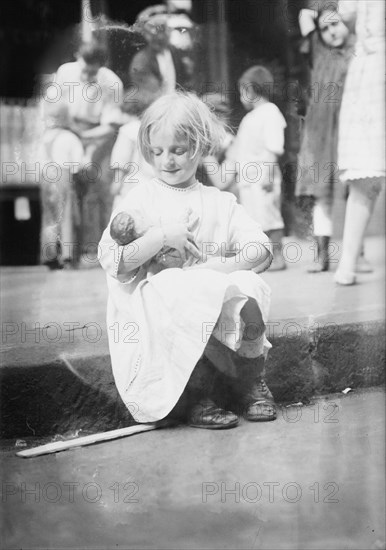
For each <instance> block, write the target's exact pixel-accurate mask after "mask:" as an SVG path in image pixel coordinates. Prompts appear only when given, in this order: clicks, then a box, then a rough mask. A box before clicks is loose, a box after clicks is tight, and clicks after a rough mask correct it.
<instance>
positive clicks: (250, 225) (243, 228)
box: [228, 196, 273, 272]
mask: <svg viewBox="0 0 386 550" xmlns="http://www.w3.org/2000/svg"><path fill="white" fill-rule="evenodd" d="M228 242H229V244H230V248H231V250H234V251H235V252H238V251H241V250H244V256H245V257H247V258H250V259H251V261H252V260H254V259H256V258H257V257H258V256H257V255H258V254H261V247H260V245H263V246H264V248H266V249H267V250H268V251H269V253H270V255H269V257H268V259H267V260H266V261H265V262H264V264H262V265H260V266H258V267H257V268H255V269H254V271H259V272H261V271H265V270H266V269H268V267H269V266H270V264H271V262H272V258H273V256H272V244H271V242H270V240H269V238H268V237H267V235H266V234H265V233H264V232H263V230H262V228H261V225H260V224H259V223H257V222H256V221H254V220H253V219H252V218H251V217H250V216H249V215H248V213H247V212H246V210H245V208H244V207H243V206H241V205H240V204H238V203H237V201H236V198H235V197H233V196H232V198H231V200H230V207H229V226H228Z"/></svg>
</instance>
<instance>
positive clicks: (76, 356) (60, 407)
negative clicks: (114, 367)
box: [0, 237, 385, 438]
mask: <svg viewBox="0 0 386 550" xmlns="http://www.w3.org/2000/svg"><path fill="white" fill-rule="evenodd" d="M285 243H286V244H285V247H284V253H285V255H286V258H287V265H288V269H287V270H286V271H282V272H269V271H268V272H266V273H264V274H263V275H262V277H263V278H264V280H265V281H266V282H267V283H268V284H269V285H270V286H271V288H272V308H271V316H270V320H269V323H268V327H267V331H268V337H269V339H270V341H271V342H272V343H273V349H272V350H271V352H270V356H269V362H268V365H267V380H268V383H269V384H270V387H271V388H272V390H273V393H274V395H275V397H276V399H277V400H278V401H281V402H291V401H299V400H302V401H304V402H307V400H308V399H309V398H310V397H311V396H313V395H318V394H323V393H327V392H332V391H341V390H343V389H344V388H346V387H347V386H351V387H361V386H362V387H366V386H375V385H378V384H382V383H383V381H384V309H385V307H384V306H385V300H384V273H385V240H384V238H381V237H371V238H369V239H368V241H367V242H366V257H367V258H368V260H369V261H370V262H371V264H372V265H373V266H374V273H371V274H363V275H359V276H358V279H359V284H357V285H355V286H351V287H341V286H337V285H336V284H335V283H334V282H333V274H332V273H331V272H328V273H320V274H308V273H306V266H307V264H308V263H309V262H311V261H312V258H313V254H314V252H313V250H312V248H311V242H306V241H302V242H299V241H297V240H295V238H293V237H287V239H286V241H285ZM339 246H340V243H339V242H337V243H336V251H333V254H332V256H333V260H334V259H336V260H337V259H338V257H339ZM85 265H86V267H87V269H86V268H85V269H80V270H74V271H67V270H66V271H54V272H49V271H47V270H46V268H45V267H43V266H36V267H20V268H3V269H2V274H1V287H2V295H3V298H2V329H3V335H2V347H3V349H2V355H1V358H2V360H1V369H0V376H1V379H2V409H1V419H2V435H3V436H4V437H6V438H9V437H24V436H27V435H33V434H34V435H37V436H38V435H47V434H54V433H58V432H63V431H66V430H72V429H77V428H79V427H80V428H82V429H89V430H91V431H99V430H101V429H112V428H115V427H120V426H121V425H127V423H128V422H129V421H131V417H130V415H129V414H128V412H127V411H126V409H125V408H124V406H123V405H122V403H121V400H120V398H119V396H118V394H117V391H116V388H115V385H114V380H113V377H112V372H111V364H110V358H109V353H108V342H107V331H108V330H114V327H109V328H108V327H106V323H105V308H106V298H107V295H106V283H105V274H104V272H103V270H102V269H101V268H100V267H99V264H97V262H96V261H95V260H92V259H90V261H89V262H88V263H85ZM332 265H333V270H334V269H335V267H334V263H333V264H332ZM335 265H336V264H335Z"/></svg>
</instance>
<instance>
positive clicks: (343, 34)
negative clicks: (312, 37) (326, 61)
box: [316, 4, 350, 48]
mask: <svg viewBox="0 0 386 550" xmlns="http://www.w3.org/2000/svg"><path fill="white" fill-rule="evenodd" d="M316 27H317V29H318V32H319V36H320V38H321V40H322V41H323V42H324V43H325V44H326V46H329V47H330V48H342V47H343V46H344V45H345V44H346V42H347V40H348V37H349V34H350V30H349V28H348V27H347V26H346V24H345V22H344V21H343V19H342V17H341V15H340V13H339V11H338V7H337V5H335V4H327V5H325V6H324V7H323V8H321V9H320V10H319V12H318V15H317V17H316Z"/></svg>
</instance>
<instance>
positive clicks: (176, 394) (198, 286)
mask: <svg viewBox="0 0 386 550" xmlns="http://www.w3.org/2000/svg"><path fill="white" fill-rule="evenodd" d="M107 281H108V286H109V302H108V308H107V326H108V330H109V346H110V353H111V360H112V368H113V373H114V378H115V382H116V385H117V388H118V391H119V393H120V395H121V397H122V399H123V401H124V403H125V404H126V406H127V408H128V409H129V411H130V412H131V414H132V415H133V417H134V418H135V420H137V421H138V422H154V421H157V420H160V419H162V418H164V417H165V416H166V415H167V414H168V413H169V412H170V411H171V410H172V408H173V407H174V405H175V404H176V403H177V401H178V399H179V398H180V396H181V394H182V392H183V390H184V388H185V386H186V384H187V382H188V380H189V378H190V375H191V373H192V371H193V369H194V367H195V366H196V364H197V362H198V361H199V359H200V358H201V356H202V355H203V354H204V351H205V348H206V346H207V344H208V341H209V338H210V337H211V336H212V334H213V337H214V338H215V339H217V340H218V341H220V342H222V343H223V344H225V346H226V348H228V349H229V350H233V351H236V352H237V351H238V350H239V349H240V346H241V345H242V336H243V331H244V328H245V325H244V322H243V320H242V319H241V317H240V311H241V309H242V308H243V306H244V305H245V304H246V302H247V301H248V299H249V298H253V299H254V300H255V301H256V303H257V305H258V306H259V309H260V312H261V317H262V319H263V321H264V323H266V322H267V318H268V311H269V305H270V294H271V292H270V289H269V287H268V286H267V284H266V283H265V282H264V281H263V280H262V279H261V277H260V276H259V275H257V274H255V273H254V272H252V271H237V272H234V273H232V274H229V275H227V274H223V273H219V272H217V271H214V270H211V269H202V270H201V269H196V270H181V269H166V270H164V271H162V272H160V273H158V274H157V275H154V276H152V277H150V278H149V277H148V278H147V279H145V280H143V281H141V282H140V283H139V284H138V285H137V286H136V288H135V289H134V290H133V289H132V288H130V287H131V284H121V283H119V282H118V281H116V280H115V279H113V278H112V277H110V276H107ZM251 345H252V347H253V346H254V348H255V349H254V350H252V354H251V355H252V356H256V357H257V356H259V355H262V354H265V353H266V352H267V350H268V348H269V347H271V345H270V344H269V342H268V340H267V339H266V338H265V335H263V336H261V337H260V338H257V339H256V340H254V341H253V342H252V344H251V343H250V342H249V346H251ZM249 351H251V349H250V350H249ZM218 366H219V367H220V368H221V365H218Z"/></svg>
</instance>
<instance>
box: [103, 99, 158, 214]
mask: <svg viewBox="0 0 386 550" xmlns="http://www.w3.org/2000/svg"><path fill="white" fill-rule="evenodd" d="M133 105H136V107H137V109H136V110H135V109H134V108H133ZM133 105H130V109H129V113H126V122H125V124H124V125H123V126H121V128H120V129H119V133H118V137H117V140H116V142H115V144H114V147H113V150H112V153H111V169H112V171H113V174H114V175H113V180H112V184H111V194H112V196H113V205H112V209H113V210H114V209H115V208H116V207H117V206H118V204H119V202H120V201H121V199H122V198H123V197H124V196H125V195H126V194H127V193H128V192H129V191H130V190H131V189H132V188H133V187H135V186H136V185H138V184H139V183H140V182H141V181H143V180H144V179H151V178H152V177H154V170H153V168H152V166H151V165H150V164H149V163H147V162H146V161H145V159H144V158H143V157H142V155H141V154H140V152H139V148H138V140H137V138H138V131H139V127H140V124H141V115H142V113H143V111H144V110H145V109H146V107H147V105H146V104H145V103H144V101H143V100H141V101H138V102H136V103H135V104H133ZM123 110H125V104H124V105H123Z"/></svg>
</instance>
